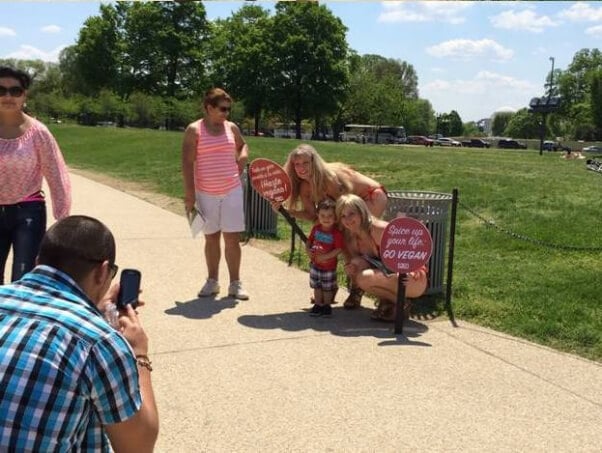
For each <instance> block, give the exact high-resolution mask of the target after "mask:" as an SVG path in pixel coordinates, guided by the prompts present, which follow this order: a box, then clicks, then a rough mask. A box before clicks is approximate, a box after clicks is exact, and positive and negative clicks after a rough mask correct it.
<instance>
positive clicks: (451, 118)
mask: <svg viewBox="0 0 602 453" xmlns="http://www.w3.org/2000/svg"><path fill="white" fill-rule="evenodd" d="M447 125H448V130H447V135H448V136H451V137H459V136H460V135H462V132H463V130H464V127H463V125H462V118H460V114H459V113H458V112H456V111H455V110H452V111H451V112H449V115H448V116H447Z"/></svg>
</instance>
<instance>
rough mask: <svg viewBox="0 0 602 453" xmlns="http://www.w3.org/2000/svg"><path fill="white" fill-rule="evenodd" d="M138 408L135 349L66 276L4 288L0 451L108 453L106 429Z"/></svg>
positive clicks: (44, 275) (39, 272)
mask: <svg viewBox="0 0 602 453" xmlns="http://www.w3.org/2000/svg"><path fill="white" fill-rule="evenodd" d="M140 406H141V395H140V387H139V381H138V369H137V367H136V359H135V357H134V354H133V352H132V349H131V348H130V346H129V344H128V343H127V341H126V340H125V338H123V336H122V335H121V334H120V333H119V332H117V331H115V330H114V329H113V328H112V327H111V326H110V325H109V324H108V323H107V322H106V321H105V320H104V318H103V316H102V314H101V312H100V311H99V310H98V309H97V308H96V307H95V306H94V304H93V303H92V302H91V301H90V299H88V297H87V296H86V295H85V294H84V292H83V291H82V290H81V289H80V288H79V286H78V285H77V284H76V283H75V282H74V281H73V280H72V279H71V278H70V277H69V276H68V275H66V274H64V273H62V272H59V271H58V270H56V269H53V268H51V267H48V266H37V267H36V268H35V269H34V270H33V271H31V272H30V273H28V274H26V275H25V276H23V278H22V279H21V280H19V281H17V282H14V283H13V284H11V285H6V286H0V451H18V452H24V451H44V452H50V451H57V452H67V451H68V452H73V451H111V450H110V446H109V445H110V444H109V440H108V438H107V436H106V434H105V432H104V429H103V427H102V425H107V424H112V423H117V422H121V421H124V420H127V419H128V418H130V417H132V416H133V415H134V414H135V413H136V412H137V411H138V410H139V409H140Z"/></svg>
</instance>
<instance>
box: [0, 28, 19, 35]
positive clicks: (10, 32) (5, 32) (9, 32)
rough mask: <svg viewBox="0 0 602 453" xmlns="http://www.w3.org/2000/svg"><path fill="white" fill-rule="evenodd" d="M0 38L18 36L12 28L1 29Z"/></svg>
mask: <svg viewBox="0 0 602 453" xmlns="http://www.w3.org/2000/svg"><path fill="white" fill-rule="evenodd" d="M0 36H17V33H16V32H15V30H13V29H12V28H8V27H0Z"/></svg>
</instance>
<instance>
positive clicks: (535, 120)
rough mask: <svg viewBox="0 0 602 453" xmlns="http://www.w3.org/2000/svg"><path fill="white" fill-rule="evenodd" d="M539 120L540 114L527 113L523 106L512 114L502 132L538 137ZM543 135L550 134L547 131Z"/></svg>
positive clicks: (514, 135)
mask: <svg viewBox="0 0 602 453" xmlns="http://www.w3.org/2000/svg"><path fill="white" fill-rule="evenodd" d="M546 116H547V115H546ZM541 121H542V115H541V114H538V113H535V114H534V113H529V111H528V109H526V108H524V109H521V110H519V111H518V112H516V113H515V114H513V115H512V117H511V118H510V121H508V124H507V125H506V127H505V129H504V130H503V133H504V134H505V135H509V136H510V137H521V138H539V136H540V123H541ZM544 135H545V136H549V135H550V134H549V132H548V133H545V134H544Z"/></svg>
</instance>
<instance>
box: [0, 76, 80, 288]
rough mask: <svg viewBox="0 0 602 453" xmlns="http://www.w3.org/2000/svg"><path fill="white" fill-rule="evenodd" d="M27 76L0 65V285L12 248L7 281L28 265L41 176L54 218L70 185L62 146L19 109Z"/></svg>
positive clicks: (38, 218)
mask: <svg viewBox="0 0 602 453" xmlns="http://www.w3.org/2000/svg"><path fill="white" fill-rule="evenodd" d="M30 84H31V77H30V76H29V74H27V73H26V72H24V71H20V70H16V69H13V68H10V67H7V66H2V67H0V284H1V283H4V268H5V265H6V261H7V259H8V253H9V251H10V249H11V247H12V249H13V266H12V274H11V280H12V281H14V280H18V279H20V278H21V276H22V275H23V274H25V273H26V272H29V271H30V270H31V269H33V267H34V264H35V258H36V255H37V254H38V249H39V247H40V241H41V240H42V236H43V235H44V232H45V231H46V203H45V201H44V193H43V192H42V178H45V179H46V182H47V183H48V187H49V188H50V195H51V196H52V207H53V213H54V217H55V218H56V219H57V220H58V219H62V218H63V217H66V216H68V215H69V210H70V209H71V185H70V182H69V174H68V173H67V167H66V165H65V161H64V160H63V156H62V154H61V150H60V149H59V147H58V145H57V143H56V140H55V139H54V137H53V136H52V134H51V133H50V132H49V131H48V129H47V128H46V126H44V124H42V123H41V122H39V121H38V120H36V119H35V118H32V117H31V116H29V115H27V114H26V113H25V112H24V111H23V107H24V106H25V100H26V98H27V89H28V88H29V85H30Z"/></svg>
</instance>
